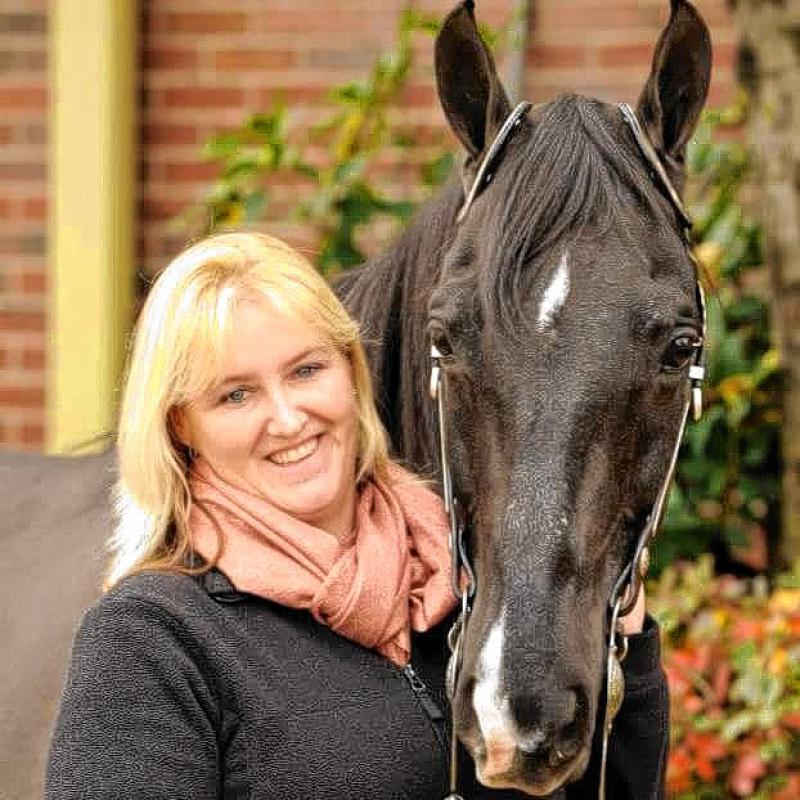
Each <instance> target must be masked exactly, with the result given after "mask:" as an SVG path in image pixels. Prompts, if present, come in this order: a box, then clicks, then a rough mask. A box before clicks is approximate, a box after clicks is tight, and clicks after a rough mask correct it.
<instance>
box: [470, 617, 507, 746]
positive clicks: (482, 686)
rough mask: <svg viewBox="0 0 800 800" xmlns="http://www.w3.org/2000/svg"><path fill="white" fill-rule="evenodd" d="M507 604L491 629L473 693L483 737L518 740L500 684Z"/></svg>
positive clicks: (486, 739) (473, 702) (482, 653)
mask: <svg viewBox="0 0 800 800" xmlns="http://www.w3.org/2000/svg"><path fill="white" fill-rule="evenodd" d="M505 617H506V615H505V608H504V609H502V611H501V612H500V617H499V619H498V620H497V621H496V622H495V623H494V625H493V626H492V629H491V630H490V631H489V636H488V637H487V639H486V643H485V644H484V645H483V650H482V651H481V655H480V658H479V659H478V681H477V683H476V685H475V692H474V694H473V696H472V704H473V706H474V708H475V716H476V718H477V720H478V725H479V726H480V729H481V733H482V734H483V738H484V741H488V740H506V741H508V740H511V741H515V740H516V728H515V725H514V722H513V720H512V719H511V715H510V713H509V703H508V697H504V696H503V694H502V687H501V685H500V682H501V677H502V667H503V644H504V636H505Z"/></svg>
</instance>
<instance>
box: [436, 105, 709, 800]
mask: <svg viewBox="0 0 800 800" xmlns="http://www.w3.org/2000/svg"><path fill="white" fill-rule="evenodd" d="M530 108H531V103H529V102H527V101H525V102H522V103H519V104H518V105H517V106H516V108H515V109H514V110H513V111H512V112H511V114H509V116H508V117H507V118H506V120H505V122H504V123H503V125H502V127H501V128H500V130H499V131H498V133H497V135H496V137H495V139H494V141H493V142H492V144H491V146H490V147H489V150H488V152H487V153H486V156H485V157H484V159H483V161H482V162H481V164H480V167H479V168H478V171H477V173H476V175H475V179H474V180H473V182H472V186H471V187H470V190H469V192H468V193H467V196H466V199H465V201H464V205H463V206H462V207H461V210H460V211H459V212H458V216H457V217H456V222H457V223H459V224H460V223H461V222H463V221H464V219H466V216H467V214H468V213H469V210H470V208H471V207H472V204H473V203H474V201H475V199H476V198H477V197H478V195H479V194H480V193H481V192H482V191H483V190H484V189H485V188H486V187H487V186H488V185H489V183H491V180H492V178H493V175H494V169H495V168H496V167H497V164H498V159H499V158H500V156H501V155H502V152H503V150H504V149H505V146H506V144H507V143H508V140H509V138H510V137H511V135H512V133H513V132H514V131H515V130H516V129H517V128H518V127H519V125H520V124H521V122H522V119H523V117H524V116H525V115H526V114H527V113H528V111H529V110H530ZM619 110H620V112H621V114H622V117H623V119H624V120H625V122H626V123H627V125H628V127H629V128H630V130H631V132H632V134H633V137H634V139H635V140H636V143H637V145H638V147H639V150H640V152H641V153H642V155H643V156H644V158H645V161H646V162H647V166H648V169H649V171H650V177H651V178H652V180H653V182H654V183H655V184H656V185H657V186H658V187H659V188H660V189H661V190H662V191H663V192H664V193H665V194H666V196H667V198H668V199H669V200H670V202H671V203H672V205H673V207H674V208H675V211H676V212H677V214H678V218H679V222H680V225H681V231H682V234H683V236H684V239H685V242H686V248H687V251H688V253H689V257H690V259H691V261H692V263H693V264H694V265H695V295H696V301H697V305H698V309H699V311H700V320H701V327H702V338H701V342H700V345H699V347H698V348H697V349H696V350H695V353H694V356H693V358H692V362H691V364H690V366H689V370H688V373H687V383H688V391H687V397H686V401H685V404H684V408H683V413H682V415H681V424H680V428H679V430H678V436H677V438H676V441H675V446H674V447H673V449H672V455H671V457H670V460H669V465H668V469H667V473H666V476H665V478H664V481H663V482H662V484H661V487H660V489H659V491H658V494H657V495H656V499H655V501H654V503H653V506H652V508H651V510H650V514H649V515H648V517H647V520H646V522H645V524H644V527H643V528H642V530H641V532H640V533H639V537H638V539H637V542H636V547H635V549H634V551H633V556H632V558H631V560H630V561H629V562H628V564H627V565H626V566H625V568H624V569H623V570H622V572H621V573H620V575H619V577H618V578H617V581H616V583H615V584H614V588H613V590H612V592H611V596H610V598H609V611H610V615H611V617H610V622H609V633H608V655H607V663H606V707H605V715H604V722H603V753H602V759H601V767H600V785H599V789H598V798H599V800H605V794H606V792H605V779H606V761H607V756H608V741H609V738H610V735H611V728H612V726H613V722H614V718H615V717H616V715H617V713H618V712H619V709H620V707H621V706H622V701H623V699H624V697H625V681H624V678H623V672H622V661H623V660H624V659H625V656H626V655H627V650H628V642H627V638H626V637H625V636H623V635H622V633H621V630H620V627H619V622H620V620H621V619H622V617H624V616H626V615H627V614H629V613H630V612H631V611H632V610H633V608H634V606H635V604H636V600H637V596H638V594H639V589H640V587H641V583H642V581H643V580H644V578H645V576H646V575H647V571H648V569H649V565H650V543H651V542H652V541H653V539H654V538H655V537H656V535H657V534H658V530H659V527H660V525H661V521H662V519H663V516H664V511H665V507H666V501H667V497H668V495H669V489H670V485H671V483H672V479H673V478H674V476H675V468H676V465H677V462H678V452H679V451H680V447H681V442H682V440H683V434H684V431H685V429H686V423H687V420H688V418H689V413H690V411H691V412H692V414H693V417H694V419H695V421H697V420H699V419H700V416H701V414H702V410H703V389H702V385H703V379H704V377H705V367H704V342H705V336H706V307H705V297H704V294H703V289H702V286H701V285H700V281H699V275H698V266H697V261H696V259H695V257H694V254H693V252H692V247H691V241H690V231H691V228H692V220H691V218H690V217H689V215H688V213H687V212H686V209H685V208H684V206H683V203H682V202H681V199H680V196H679V195H678V193H677V191H675V187H674V186H673V185H672V181H671V180H670V179H669V176H668V175H667V172H666V170H665V169H664V166H663V164H662V163H661V160H660V159H659V157H658V154H657V153H656V150H655V148H654V147H653V144H652V142H651V141H650V139H649V138H648V136H647V134H646V133H645V131H644V129H643V128H642V126H641V125H640V123H639V120H638V118H637V117H636V114H635V112H634V110H633V109H632V108H631V106H629V105H628V104H627V103H621V104H620V105H619ZM441 360H442V354H441V353H440V352H439V350H438V349H437V348H436V346H435V345H432V346H431V380H430V394H431V398H432V399H433V401H434V402H435V403H436V417H437V426H438V430H439V457H440V461H441V471H442V493H443V496H444V503H445V510H446V511H447V513H448V515H449V519H450V553H451V557H452V575H453V592H454V593H455V595H456V597H457V598H458V600H459V604H460V612H459V615H458V617H457V619H456V621H455V623H454V624H453V627H452V628H451V629H450V632H449V634H448V644H449V646H450V650H451V656H450V660H449V662H448V665H447V675H446V687H447V694H448V697H449V699H450V702H451V706H452V701H453V698H454V695H455V687H456V682H457V679H458V672H459V669H460V667H461V660H462V649H463V640H464V629H465V628H466V625H467V621H468V619H469V615H470V612H471V602H472V599H473V597H474V596H475V590H476V588H477V585H476V578H475V571H474V569H473V568H472V564H471V563H470V559H469V555H468V553H467V549H466V544H465V541H464V534H465V530H466V523H467V519H466V514H465V512H464V510H463V509H462V508H461V506H460V505H459V503H458V501H457V499H456V497H455V495H454V493H453V479H452V471H451V469H450V461H449V458H448V452H449V448H448V443H447V432H446V427H447V426H446V419H447V387H446V382H445V376H444V372H443V371H442V364H441ZM457 755H458V737H457V735H456V718H455V712H454V711H453V713H452V731H451V751H450V794H449V795H448V796H447V797H446V798H445V800H463V798H462V797H461V795H459V794H457V786H458V767H457Z"/></svg>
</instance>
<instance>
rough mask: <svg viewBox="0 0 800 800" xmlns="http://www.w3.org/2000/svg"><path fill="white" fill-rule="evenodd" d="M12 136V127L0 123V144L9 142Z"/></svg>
mask: <svg viewBox="0 0 800 800" xmlns="http://www.w3.org/2000/svg"><path fill="white" fill-rule="evenodd" d="M13 138H14V128H12V127H11V125H0V144H9V143H10V142H11V140H12V139H13Z"/></svg>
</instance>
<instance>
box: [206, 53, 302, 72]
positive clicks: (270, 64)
mask: <svg viewBox="0 0 800 800" xmlns="http://www.w3.org/2000/svg"><path fill="white" fill-rule="evenodd" d="M294 61H295V56H294V54H293V53H290V52H289V51H286V50H222V51H220V52H218V53H217V55H216V57H215V59H214V62H215V64H216V67H217V69H218V70H223V71H228V70H261V69H283V68H286V67H290V66H292V64H293V63H294Z"/></svg>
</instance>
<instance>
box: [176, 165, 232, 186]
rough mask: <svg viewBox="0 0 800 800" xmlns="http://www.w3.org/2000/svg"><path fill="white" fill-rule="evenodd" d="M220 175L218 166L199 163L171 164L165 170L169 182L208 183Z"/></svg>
mask: <svg viewBox="0 0 800 800" xmlns="http://www.w3.org/2000/svg"><path fill="white" fill-rule="evenodd" d="M218 175H219V167H218V166H217V165H216V164H205V163H198V162H190V163H183V164H181V163H171V164H167V165H166V168H165V176H166V179H167V180H169V181H180V182H186V181H189V182H196V183H206V182H208V181H210V180H213V179H214V178H216V177H217V176H218Z"/></svg>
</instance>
